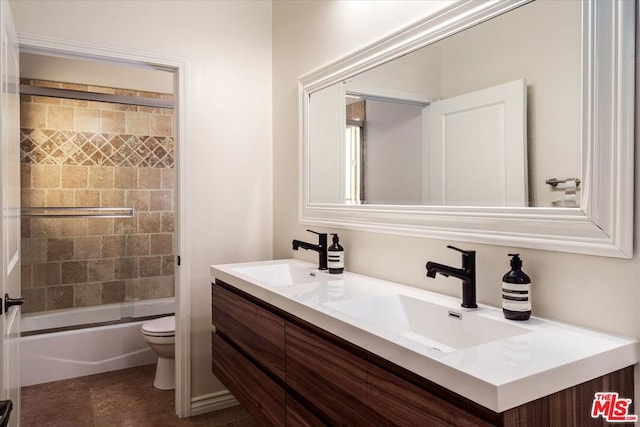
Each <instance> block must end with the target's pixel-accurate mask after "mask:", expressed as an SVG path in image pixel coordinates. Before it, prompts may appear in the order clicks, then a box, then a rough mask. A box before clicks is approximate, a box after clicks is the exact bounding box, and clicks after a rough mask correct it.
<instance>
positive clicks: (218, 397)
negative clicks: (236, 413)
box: [191, 390, 239, 416]
mask: <svg viewBox="0 0 640 427" xmlns="http://www.w3.org/2000/svg"><path fill="white" fill-rule="evenodd" d="M236 405H239V403H238V401H237V400H236V398H235V397H233V395H232V394H231V393H230V392H229V391H228V390H223V391H218V392H216V393H210V394H205V395H203V396H197V397H194V398H192V399H191V416H194V415H202V414H206V413H207V412H213V411H218V410H220V409H225V408H229V407H231V406H236Z"/></svg>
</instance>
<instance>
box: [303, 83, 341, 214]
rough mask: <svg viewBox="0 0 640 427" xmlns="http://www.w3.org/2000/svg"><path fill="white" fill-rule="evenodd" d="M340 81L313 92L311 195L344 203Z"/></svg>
mask: <svg viewBox="0 0 640 427" xmlns="http://www.w3.org/2000/svg"><path fill="white" fill-rule="evenodd" d="M339 89H340V88H339V86H338V85H333V86H329V87H327V88H324V89H322V90H319V91H317V92H314V93H313V95H312V97H311V101H310V102H309V108H310V114H309V141H310V143H309V146H308V149H309V153H308V155H307V157H308V161H309V198H310V200H309V201H310V202H312V203H343V202H344V195H343V194H341V191H342V190H343V188H344V185H342V184H341V183H343V182H344V177H343V168H342V167H341V165H342V164H343V162H342V157H341V154H342V152H343V150H341V149H340V142H341V141H342V138H341V136H340V133H341V132H344V123H342V121H341V120H340V117H342V118H344V115H342V116H341V115H340V114H338V105H339V97H340V96H342V94H341V92H340V90H339Z"/></svg>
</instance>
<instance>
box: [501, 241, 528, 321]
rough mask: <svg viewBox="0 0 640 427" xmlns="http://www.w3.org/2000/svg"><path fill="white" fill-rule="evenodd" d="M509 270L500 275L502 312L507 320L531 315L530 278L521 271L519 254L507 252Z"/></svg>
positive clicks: (525, 318)
mask: <svg viewBox="0 0 640 427" xmlns="http://www.w3.org/2000/svg"><path fill="white" fill-rule="evenodd" d="M509 256H510V257H511V270H510V271H509V272H508V273H507V274H505V275H504V276H503V277H502V312H503V314H504V317H505V318H507V319H509V320H528V319H529V317H530V316H531V279H530V278H529V276H527V275H526V274H525V273H524V272H523V271H522V260H521V259H520V254H509Z"/></svg>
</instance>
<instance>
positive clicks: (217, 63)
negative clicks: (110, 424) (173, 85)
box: [11, 0, 272, 397]
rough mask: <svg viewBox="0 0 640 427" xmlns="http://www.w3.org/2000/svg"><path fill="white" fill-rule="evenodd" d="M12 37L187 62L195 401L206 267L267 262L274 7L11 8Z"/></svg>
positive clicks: (88, 4) (203, 378) (36, 4)
mask: <svg viewBox="0 0 640 427" xmlns="http://www.w3.org/2000/svg"><path fill="white" fill-rule="evenodd" d="M11 8H12V11H13V16H14V21H15V25H16V29H17V31H18V32H22V33H31V34H39V35H44V36H50V37H55V38H61V39H68V40H73V41H81V42H87V43H94V44H101V45H105V46H109V47H112V48H122V49H128V50H135V51H142V52H145V53H149V54H158V55H167V56H175V57H180V58H185V59H186V60H187V61H188V75H187V76H186V80H187V82H188V87H187V93H186V96H187V105H186V110H187V128H186V133H187V141H183V146H182V147H178V149H179V150H180V149H183V150H184V152H185V153H186V155H187V156H188V159H189V170H188V175H189V189H188V190H189V196H190V206H189V208H190V216H189V217H188V218H187V219H186V220H187V221H188V222H189V224H190V228H191V230H192V235H191V236H190V239H191V247H190V252H191V260H190V261H191V266H192V271H191V279H192V281H191V283H187V284H184V286H190V287H191V294H192V304H191V308H192V331H193V334H192V352H191V361H192V368H193V371H192V394H193V397H197V396H204V395H206V394H208V393H213V392H215V391H216V390H220V389H221V388H222V387H221V386H220V384H219V383H217V381H216V380H215V378H214V377H213V375H212V374H211V373H210V372H211V368H210V361H211V350H210V342H211V340H210V330H211V329H210V324H211V320H210V317H211V314H210V313H211V309H210V279H209V265H210V264H214V263H223V262H230V261H243V260H255V259H267V258H269V257H270V256H271V251H272V245H271V243H272V240H271V229H272V207H271V203H272V187H271V167H272V162H271V156H272V144H271V134H272V132H271V108H272V107H271V94H272V88H271V3H270V2H267V1H255V2H253V1H242V2H240V1H175V2H171V1H162V0H159V1H153V0H143V1H136V0H132V1H126V2H113V1H109V0H104V1H102V0H95V1H76V0H70V1H63V0H60V1H57V0H56V1H49V0H34V1H11Z"/></svg>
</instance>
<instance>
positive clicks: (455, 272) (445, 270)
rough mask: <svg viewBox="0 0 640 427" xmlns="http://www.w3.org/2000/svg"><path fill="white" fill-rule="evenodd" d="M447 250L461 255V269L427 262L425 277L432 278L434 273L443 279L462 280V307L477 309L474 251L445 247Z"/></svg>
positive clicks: (434, 275)
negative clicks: (453, 278)
mask: <svg viewBox="0 0 640 427" xmlns="http://www.w3.org/2000/svg"><path fill="white" fill-rule="evenodd" d="M447 248H449V249H453V250H456V251H458V252H460V253H462V268H455V267H450V266H448V265H444V264H438V263H437V262H431V261H429V262H427V265H426V267H427V276H428V277H431V278H434V277H436V273H440V274H442V275H443V276H445V277H449V276H453V277H457V278H458V279H460V280H462V304H461V305H462V306H463V307H465V308H478V304H476V251H465V250H462V249H458V248H456V247H455V246H450V245H449V246H447Z"/></svg>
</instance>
